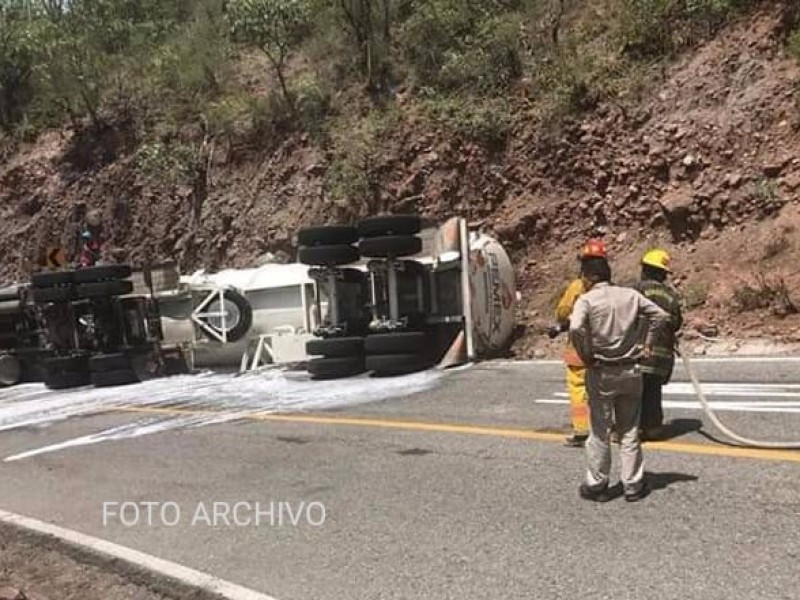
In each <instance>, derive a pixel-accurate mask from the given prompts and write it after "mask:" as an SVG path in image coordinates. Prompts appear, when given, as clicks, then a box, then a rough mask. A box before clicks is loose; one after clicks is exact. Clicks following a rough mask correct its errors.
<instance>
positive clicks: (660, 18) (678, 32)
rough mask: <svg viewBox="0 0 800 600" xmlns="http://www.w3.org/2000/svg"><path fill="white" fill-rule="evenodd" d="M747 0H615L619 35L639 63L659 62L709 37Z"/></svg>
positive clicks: (626, 50) (745, 4)
mask: <svg viewBox="0 0 800 600" xmlns="http://www.w3.org/2000/svg"><path fill="white" fill-rule="evenodd" d="M748 3H749V0H617V8H618V10H617V14H616V17H617V24H616V27H617V29H618V36H619V38H620V41H621V42H622V45H623V48H624V50H625V52H626V53H627V54H628V55H629V56H631V57H633V58H635V59H638V60H652V59H660V58H663V57H665V56H669V55H671V54H673V53H674V52H676V51H677V50H680V49H681V48H683V47H686V46H689V45H691V44H694V43H696V42H697V41H699V40H701V39H703V38H706V37H708V36H709V35H711V34H713V33H714V32H715V31H717V30H718V29H719V28H720V27H721V26H722V25H724V24H725V23H726V22H727V21H728V20H729V19H730V18H731V17H732V16H733V15H735V14H736V13H737V12H738V11H739V10H740V9H742V8H744V7H746V6H747V5H748Z"/></svg>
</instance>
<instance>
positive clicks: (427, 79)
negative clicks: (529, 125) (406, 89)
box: [400, 0, 521, 95]
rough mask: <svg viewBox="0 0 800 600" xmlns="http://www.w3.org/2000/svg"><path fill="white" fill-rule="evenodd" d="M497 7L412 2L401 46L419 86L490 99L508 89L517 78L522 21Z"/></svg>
mask: <svg viewBox="0 0 800 600" xmlns="http://www.w3.org/2000/svg"><path fill="white" fill-rule="evenodd" d="M500 4H501V3H494V2H477V1H475V0H434V1H433V2H417V3H415V4H414V9H415V10H414V12H413V13H412V14H411V16H410V17H409V18H408V20H407V21H406V22H405V23H404V25H403V27H402V28H401V31H400V45H401V47H402V50H403V54H404V56H405V58H406V60H408V62H409V64H410V65H411V67H412V69H413V72H414V75H415V76H416V79H417V81H418V82H419V84H420V85H422V86H428V87H431V88H435V89H438V90H442V91H450V92H452V91H458V90H470V91H471V92H480V93H483V94H493V95H499V94H502V93H503V92H504V91H505V90H507V89H508V86H509V85H510V84H511V83H513V82H514V81H515V80H516V79H517V78H518V77H519V76H520V74H521V60H520V49H519V39H518V37H519V24H520V19H519V16H518V15H516V14H514V13H503V6H499V5H500ZM493 5H497V6H493Z"/></svg>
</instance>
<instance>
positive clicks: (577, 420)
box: [551, 239, 608, 447]
mask: <svg viewBox="0 0 800 600" xmlns="http://www.w3.org/2000/svg"><path fill="white" fill-rule="evenodd" d="M607 257H608V251H607V249H606V245H605V242H603V240H601V239H590V240H588V241H587V242H586V244H585V245H584V246H583V249H582V250H581V253H580V254H579V255H578V260H580V261H581V262H583V261H584V260H586V259H590V258H607ZM585 291H586V290H585V288H584V284H583V279H581V278H580V277H578V278H577V279H575V280H573V281H572V282H570V284H569V285H568V286H567V289H566V291H565V292H564V295H563V296H562V297H561V299H560V300H559V302H558V305H557V306H556V321H557V323H558V325H557V326H556V327H555V328H554V329H552V330H551V337H555V336H556V335H558V333H559V332H561V331H566V330H567V329H569V318H570V315H571V314H572V309H573V307H574V306H575V302H576V301H577V300H578V297H579V296H581V295H582V294H583V293H584V292H585ZM564 362H565V363H566V365H567V391H568V392H569V404H570V420H571V422H572V435H570V436H569V437H568V438H567V440H566V445H567V446H572V447H582V446H583V445H584V444H585V443H586V440H587V439H588V437H589V403H588V396H587V394H586V365H584V364H583V361H582V360H581V358H580V357H579V356H578V353H577V352H576V350H575V348H574V347H573V345H572V344H571V343H570V342H567V345H566V347H565V349H564Z"/></svg>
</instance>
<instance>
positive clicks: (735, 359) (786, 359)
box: [482, 356, 800, 367]
mask: <svg viewBox="0 0 800 600" xmlns="http://www.w3.org/2000/svg"><path fill="white" fill-rule="evenodd" d="M690 360H691V362H692V364H695V365H696V364H704V363H795V362H796V363H800V356H706V357H703V358H690ZM482 365H483V366H496V367H507V366H517V365H519V366H523V365H524V366H531V365H533V366H536V365H542V366H564V361H563V360H551V359H542V360H537V359H533V360H531V359H521V360H493V361H489V362H485V363H482Z"/></svg>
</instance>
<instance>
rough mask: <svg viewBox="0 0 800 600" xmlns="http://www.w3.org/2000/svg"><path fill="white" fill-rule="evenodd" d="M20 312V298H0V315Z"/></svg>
mask: <svg viewBox="0 0 800 600" xmlns="http://www.w3.org/2000/svg"><path fill="white" fill-rule="evenodd" d="M21 312H22V301H21V300H19V299H17V300H0V315H16V314H19V313H21Z"/></svg>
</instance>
